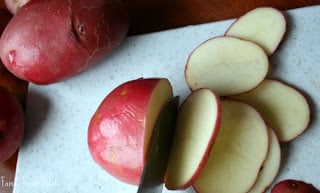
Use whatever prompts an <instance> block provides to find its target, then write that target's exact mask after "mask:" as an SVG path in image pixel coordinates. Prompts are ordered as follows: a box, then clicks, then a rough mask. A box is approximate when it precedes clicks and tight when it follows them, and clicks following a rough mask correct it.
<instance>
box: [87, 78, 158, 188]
mask: <svg viewBox="0 0 320 193" xmlns="http://www.w3.org/2000/svg"><path fill="white" fill-rule="evenodd" d="M158 81H159V80H158V79H140V80H134V81H129V82H127V83H124V84H122V85H120V86H119V87H117V88H116V89H114V90H113V91H112V92H111V93H110V94H108V95H107V96H106V98H105V99H104V100H103V101H102V102H101V104H100V106H99V107H98V109H97V110H96V112H95V113H94V115H93V116H92V118H91V121H90V123H89V127H88V147H89V151H90V153H91V155H92V157H93V159H94V161H95V162H96V163H97V164H98V165H100V166H101V167H102V168H104V169H105V170H106V171H107V172H108V173H109V174H111V175H112V176H114V177H115V178H117V179H119V180H121V181H123V182H125V183H128V184H133V185H137V184H139V181H140V178H141V175H142V170H143V167H144V165H145V161H146V160H145V159H144V153H145V152H143V149H144V132H145V127H146V125H145V124H146V117H147V113H148V106H149V105H148V104H149V101H150V98H151V95H152V92H153V89H154V88H155V87H156V85H157V83H158Z"/></svg>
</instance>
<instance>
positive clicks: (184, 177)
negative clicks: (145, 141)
mask: <svg viewBox="0 0 320 193" xmlns="http://www.w3.org/2000/svg"><path fill="white" fill-rule="evenodd" d="M220 122H221V106H220V99H219V97H218V96H217V95H216V94H215V93H213V92H212V91H211V90H209V89H199V90H197V91H194V92H193V93H191V94H190V95H189V96H188V97H187V99H186V100H185V101H184V103H183V104H182V106H181V108H180V110H179V114H178V119H177V128H176V133H175V136H174V141H173V147H172V150H171V154H170V158H169V162H168V168H167V174H166V180H165V184H166V187H167V188H168V189H171V190H174V189H184V188H187V187H189V186H190V185H192V183H193V182H194V180H195V179H196V178H197V177H198V176H199V174H200V173H201V171H202V169H203V167H204V163H205V162H206V161H207V159H208V157H209V153H210V150H211V147H212V145H213V144H214V142H215V139H216V137H217V136H218V132H219V127H220Z"/></svg>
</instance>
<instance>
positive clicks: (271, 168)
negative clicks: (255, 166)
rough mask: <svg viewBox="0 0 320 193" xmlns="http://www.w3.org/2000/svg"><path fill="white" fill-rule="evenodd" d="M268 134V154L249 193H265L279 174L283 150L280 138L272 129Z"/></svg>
mask: <svg viewBox="0 0 320 193" xmlns="http://www.w3.org/2000/svg"><path fill="white" fill-rule="evenodd" d="M268 133H269V148H268V154H267V157H266V159H265V160H264V162H263V164H262V167H261V170H260V172H259V176H258V179H257V181H256V182H255V184H254V186H253V187H252V188H251V189H250V191H249V192H248V193H262V192H265V191H266V190H267V188H268V187H269V186H270V185H271V183H272V182H273V180H274V179H275V177H276V176H277V174H278V171H279V168H280V162H281V148H280V144H279V140H278V137H277V135H276V133H275V132H274V131H273V129H272V128H269V129H268Z"/></svg>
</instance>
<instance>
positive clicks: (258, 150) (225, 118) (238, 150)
mask: <svg viewBox="0 0 320 193" xmlns="http://www.w3.org/2000/svg"><path fill="white" fill-rule="evenodd" d="M221 107H222V114H221V117H222V120H221V127H220V131H219V135H218V137H217V139H216V143H215V145H214V146H213V147H212V150H211V153H210V156H209V159H208V160H207V163H206V164H205V167H204V169H203V171H202V173H201V174H200V176H199V177H198V179H197V180H196V182H195V183H194V188H195V189H196V191H197V192H198V193H222V192H223V193H243V192H247V191H249V189H250V188H251V187H252V186H253V185H254V183H255V181H256V179H257V177H258V173H259V171H260V168H261V166H262V163H263V161H264V160H265V158H266V155H267V151H268V142H269V138H268V131H267V126H266V124H265V122H264V120H263V118H262V117H261V115H260V114H259V113H258V111H257V110H256V109H254V108H253V107H252V106H250V105H248V104H246V103H244V102H240V101H232V100H224V101H222V102H221Z"/></svg>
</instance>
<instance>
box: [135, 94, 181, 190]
mask: <svg viewBox="0 0 320 193" xmlns="http://www.w3.org/2000/svg"><path fill="white" fill-rule="evenodd" d="M178 104H179V96H176V97H174V98H172V99H171V100H170V101H169V102H168V103H167V104H166V105H165V106H164V107H163V108H162V110H161V112H160V115H159V117H158V119H157V122H156V125H155V128H154V130H153V134H152V138H151V143H150V148H149V152H148V157H147V162H146V165H145V166H144V168H143V172H142V176H141V180H140V183H139V188H138V192H137V193H161V192H162V190H163V182H164V176H165V172H166V168H167V163H168V159H169V154H170V149H171V144H172V140H173V135H174V130H175V125H176V117H177V113H178Z"/></svg>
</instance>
